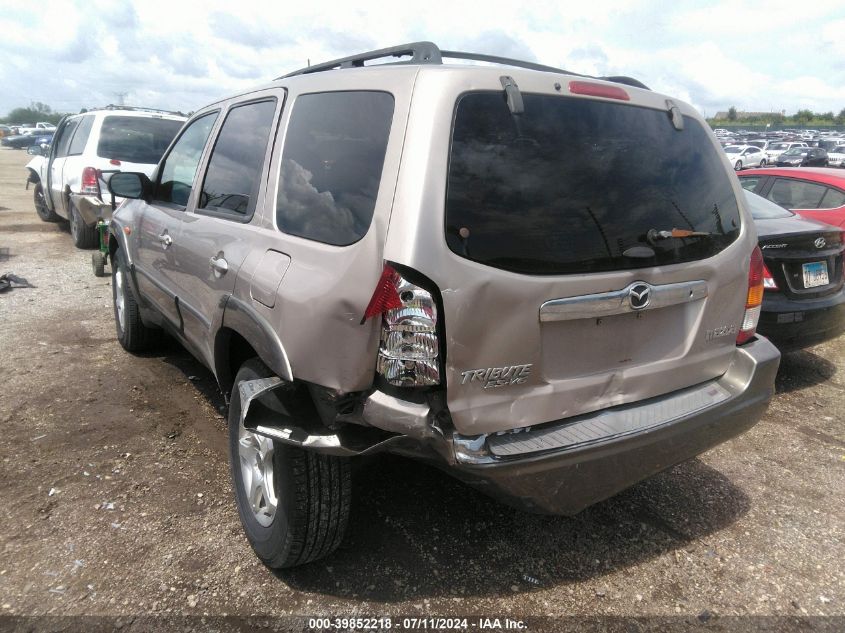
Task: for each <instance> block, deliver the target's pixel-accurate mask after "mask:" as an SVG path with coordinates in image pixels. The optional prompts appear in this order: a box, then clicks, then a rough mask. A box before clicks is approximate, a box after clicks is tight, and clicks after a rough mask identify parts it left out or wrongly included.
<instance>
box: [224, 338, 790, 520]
mask: <svg viewBox="0 0 845 633" xmlns="http://www.w3.org/2000/svg"><path fill="white" fill-rule="evenodd" d="M779 363H780V352H779V351H778V350H777V348H776V347H775V346H774V345H772V344H771V343H770V342H769V341H768V340H767V339H765V338H762V337H759V338H757V339H756V340H754V341H752V342H750V343H748V344H746V345H744V346H742V347H738V348H737V349H736V352H735V354H734V358H733V362H732V363H731V365H730V367H729V369H728V371H727V372H726V373H725V374H724V375H722V376H721V377H720V378H718V379H716V380H712V381H709V382H707V383H704V384H701V385H696V386H693V387H690V388H688V389H683V390H680V391H677V392H673V393H669V394H666V395H664V396H660V397H657V398H651V399H649V400H645V401H641V402H636V403H632V404H629V405H624V406H619V407H613V408H609V409H605V410H602V411H598V412H595V413H591V414H587V415H583V416H576V417H572V418H567V419H565V420H561V421H559V422H550V423H548V424H543V425H540V426H537V427H534V428H532V429H530V430H528V431H524V432H520V433H511V434H498V435H479V436H475V437H468V436H462V435H459V434H457V433H454V432H450V431H446V432H444V430H443V428H441V426H440V425H439V424H438V422H437V415H435V414H434V413H433V412H432V410H431V408H430V407H429V405H428V404H423V403H411V402H407V401H405V400H402V399H399V398H396V397H393V396H390V395H388V394H385V393H383V392H380V391H375V392H373V393H372V394H370V395H369V396H368V397H367V398H366V400H365V401H364V405H363V410H362V412H361V418H360V422H361V423H363V424H364V426H359V425H358V424H347V425H342V426H341V427H340V428H339V429H338V430H337V431H334V432H329V433H326V432H321V433H320V434H310V433H308V432H307V431H305V430H304V429H302V428H300V427H297V426H293V420H290V419H288V420H285V416H280V415H279V413H277V412H273V411H262V410H261V409H256V410H255V411H254V412H253V405H251V403H252V402H254V401H255V399H256V398H259V397H260V396H261V395H262V394H263V393H267V392H269V391H273V390H276V389H279V388H283V387H284V384H285V383H284V382H283V381H282V380H281V379H280V378H277V377H274V378H266V379H259V380H254V381H250V382H248V383H241V385H240V389H241V402H242V405H241V406H242V409H241V414H242V416H243V417H242V423H243V424H244V425H245V427H246V428H249V429H250V430H253V431H254V432H256V433H258V434H260V435H266V436H267V437H272V438H273V439H274V440H276V441H280V442H283V443H286V444H291V445H295V446H298V447H300V448H303V449H308V450H313V451H316V452H321V453H327V454H332V455H340V456H356V455H369V454H373V453H377V452H393V453H397V454H401V455H406V456H414V457H420V458H424V459H427V460H429V461H432V462H433V463H434V464H435V465H437V466H439V467H441V468H443V469H444V470H446V471H447V472H449V473H450V474H452V475H454V476H456V477H458V478H459V479H461V480H463V481H465V482H466V483H469V484H471V485H473V486H475V487H477V488H478V489H480V490H481V491H483V492H485V493H487V494H489V495H490V496H493V497H495V498H497V499H499V500H500V501H503V502H505V503H508V504H510V505H514V506H518V507H520V508H523V509H526V510H529V511H533V512H540V513H545V514H564V515H568V514H575V513H577V512H579V511H580V510H582V509H584V508H586V507H587V506H589V505H592V504H594V503H596V502H598V501H601V500H603V499H606V498H608V497H611V496H613V495H614V494H616V493H617V492H620V491H622V490H624V489H625V488H628V487H629V486H631V485H633V484H635V483H637V482H639V481H642V480H643V479H646V478H647V477H650V476H651V475H654V474H656V473H658V472H660V471H662V470H665V469H667V468H669V467H671V466H673V465H675V464H678V463H680V462H682V461H685V460H687V459H690V458H692V457H695V456H696V455H699V454H700V453H703V452H704V451H706V450H708V449H710V448H712V447H713V446H716V445H717V444H720V443H722V442H724V441H726V440H728V439H730V438H732V437H735V436H737V435H739V434H741V433H743V432H744V431H746V430H748V429H749V428H751V427H752V426H753V425H754V424H755V423H756V422H757V421H758V420H759V419H760V417H761V416H762V414H763V412H764V411H765V410H766V407H767V406H768V403H769V400H771V398H772V395H773V394H774V381H775V375H776V374H777V369H778V365H779Z"/></svg>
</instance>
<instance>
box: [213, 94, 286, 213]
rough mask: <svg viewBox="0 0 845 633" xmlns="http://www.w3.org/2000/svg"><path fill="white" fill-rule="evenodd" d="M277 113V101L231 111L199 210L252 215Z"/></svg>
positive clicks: (215, 154) (218, 138)
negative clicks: (274, 115) (274, 116)
mask: <svg viewBox="0 0 845 633" xmlns="http://www.w3.org/2000/svg"><path fill="white" fill-rule="evenodd" d="M275 111H276V100H275V99H270V100H268V101H258V102H254V103H248V104H246V105H241V106H236V107H234V108H232V109H231V110H230V111H229V114H228V115H226V120H225V121H223V127H222V128H221V129H220V134H219V135H218V136H217V141H216V143H215V144H214V151H213V152H212V154H211V159H210V160H209V161H208V170H207V171H206V173H205V180H204V181H203V184H202V191H201V192H200V197H199V202H198V203H197V208H199V209H207V210H209V211H221V212H223V213H234V214H237V215H241V216H249V215H252V211H253V210H254V209H255V198H256V196H257V195H258V186H259V184H260V183H261V174H262V173H263V167H264V155H265V154H266V152H267V144H268V142H269V141H270V130H271V128H272V127H273V113H274V112H275Z"/></svg>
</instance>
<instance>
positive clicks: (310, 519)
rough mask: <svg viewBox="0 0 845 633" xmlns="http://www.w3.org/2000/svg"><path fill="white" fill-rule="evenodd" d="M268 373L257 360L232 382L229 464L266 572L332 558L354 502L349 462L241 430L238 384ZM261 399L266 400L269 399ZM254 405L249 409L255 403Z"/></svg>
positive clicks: (246, 527)
mask: <svg viewBox="0 0 845 633" xmlns="http://www.w3.org/2000/svg"><path fill="white" fill-rule="evenodd" d="M271 375H272V373H271V372H270V370H268V369H267V367H266V366H265V365H264V364H263V363H262V362H261V361H259V360H258V359H252V360H249V361H247V362H245V363H244V364H243V365H242V366H241V368H240V370H239V371H238V373H237V376H235V384H234V387H233V389H232V398H231V402H230V405H229V463H230V466H231V470H232V483H233V487H234V489H235V501H236V503H237V506H238V514H239V515H240V518H241V524H242V525H243V528H244V532H245V533H246V537H247V540H249V544H250V545H251V546H252V549H253V550H254V551H255V553H256V554H257V555H258V558H260V559H261V562H263V563H264V564H265V565H267V566H268V567H270V568H272V569H281V568H285V567H296V566H298V565H304V564H305V563H310V562H312V561H315V560H317V559H319V558H322V557H324V556H327V555H328V554H330V553H332V552H333V551H334V550H335V549H337V547H338V546H339V545H340V543H341V541H342V540H343V535H344V532H345V531H346V524H347V522H348V520H349V506H350V501H351V497H352V486H351V477H350V464H349V460H348V459H346V458H343V457H335V456H331V455H322V454H319V453H314V452H312V451H306V450H303V449H301V448H297V447H295V446H290V445H287V444H282V443H280V442H276V441H274V440H272V439H270V438H267V437H263V436H261V435H257V434H255V433H252V432H251V431H249V430H248V429H246V428H245V427H244V426H243V424H241V419H240V418H241V396H240V390H239V388H238V387H239V385H240V384H241V383H242V382H244V381H247V380H255V379H257V378H266V377H268V376H271ZM262 398H266V399H267V401H265V402H266V403H267V404H268V406H271V408H272V405H273V404H274V403H273V402H268V401H269V400H271V399H274V398H275V396H274V395H273V393H272V392H271V393H269V394H267V395H265V396H262ZM253 406H255V405H254V404H253Z"/></svg>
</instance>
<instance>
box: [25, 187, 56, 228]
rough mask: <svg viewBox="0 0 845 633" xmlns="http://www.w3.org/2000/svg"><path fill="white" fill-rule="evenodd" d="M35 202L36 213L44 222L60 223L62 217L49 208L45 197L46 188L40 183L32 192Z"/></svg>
mask: <svg viewBox="0 0 845 633" xmlns="http://www.w3.org/2000/svg"><path fill="white" fill-rule="evenodd" d="M32 198H33V202H34V203H35V212H36V213H37V214H38V217H39V218H41V220H42V221H44V222H60V221H61V219H62V218H61V217H59V216H58V215H56V214H55V213H54V212H53V210H52V209H50V208H49V207H48V206H47V197H46V196H45V195H44V187H42V186H41V183H40V182H36V183H35V188H34V190H33V192H32Z"/></svg>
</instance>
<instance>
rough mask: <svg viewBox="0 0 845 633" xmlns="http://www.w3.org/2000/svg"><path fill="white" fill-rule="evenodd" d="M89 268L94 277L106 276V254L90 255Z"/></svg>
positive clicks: (99, 252)
mask: <svg viewBox="0 0 845 633" xmlns="http://www.w3.org/2000/svg"><path fill="white" fill-rule="evenodd" d="M91 267H92V268H93V269H94V276H95V277H105V276H106V254H105V253H103V252H102V251H94V252H93V253H91Z"/></svg>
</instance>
